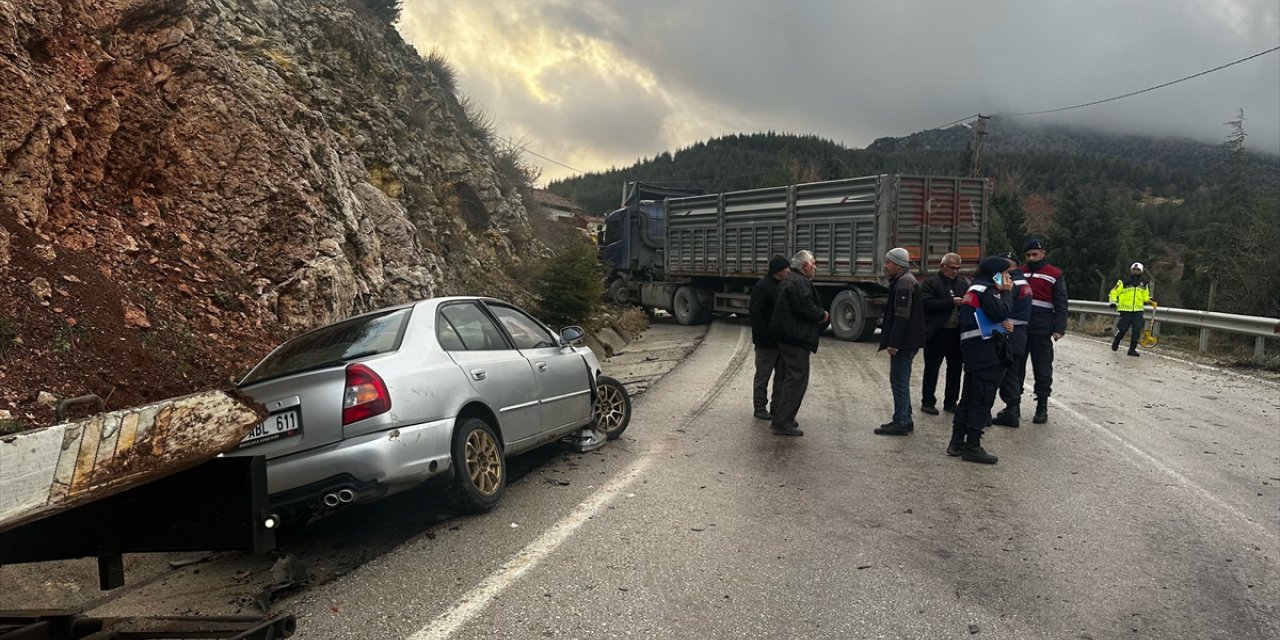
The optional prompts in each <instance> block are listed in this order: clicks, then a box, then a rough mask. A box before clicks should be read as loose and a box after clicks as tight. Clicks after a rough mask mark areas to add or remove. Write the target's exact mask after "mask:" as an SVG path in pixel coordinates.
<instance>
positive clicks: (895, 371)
mask: <svg viewBox="0 0 1280 640" xmlns="http://www.w3.org/2000/svg"><path fill="white" fill-rule="evenodd" d="M884 272H885V274H886V275H888V276H889V304H886V305H885V306H884V319H883V320H882V321H881V324H880V349H882V350H886V351H888V352H889V389H890V390H891V391H892V393H893V419H892V420H890V421H889V422H886V423H884V424H882V425H880V426H879V427H877V428H876V429H875V434H876V435H880V436H905V435H907V434H908V433H911V432H912V431H913V430H915V422H914V421H913V420H912V419H911V362H912V361H913V360H915V357H916V352H917V351H919V350H920V347H922V346H924V308H923V307H922V306H921V298H920V283H919V282H916V277H915V276H914V275H912V274H911V254H910V253H908V252H907V250H906V249H903V248H902V247H897V248H895V249H890V250H889V252H888V253H886V254H884Z"/></svg>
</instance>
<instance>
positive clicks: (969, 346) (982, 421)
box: [947, 256, 1013, 464]
mask: <svg viewBox="0 0 1280 640" xmlns="http://www.w3.org/2000/svg"><path fill="white" fill-rule="evenodd" d="M1009 267H1010V264H1009V261H1008V260H1005V259H1004V258H1001V257H1000V256H991V257H989V258H985V259H983V261H982V262H980V263H978V273H977V275H975V276H974V278H973V284H971V285H969V291H968V292H966V293H965V294H964V300H963V301H962V302H961V303H960V349H961V350H963V351H964V391H963V392H961V394H960V403H959V404H957V405H956V415H955V418H954V419H953V420H952V421H951V442H950V443H949V444H948V445H947V455H949V456H960V457H961V458H962V459H964V460H968V461H969V462H978V463H981V464H995V463H996V461H997V460H998V459H997V458H996V457H995V456H993V455H991V454H989V453H987V452H986V450H984V449H983V448H982V430H983V429H984V428H985V427H986V425H987V422H988V421H989V420H990V419H991V405H993V404H995V401H996V391H997V390H998V389H999V388H1000V380H1001V379H1002V378H1003V377H1004V370H1005V367H1006V366H1007V365H1006V364H1005V361H1006V360H1007V359H1008V358H1009V355H1008V354H1007V353H1003V354H1002V353H1001V352H1002V349H1001V347H1002V343H1001V341H1003V340H1004V339H1005V338H1004V336H1001V335H997V333H998V330H993V327H995V326H996V325H1001V326H1002V328H1003V329H1004V330H1005V331H1006V332H1007V331H1008V330H1009V329H1010V328H1011V327H1012V326H1013V325H1012V324H1011V323H1009V322H1008V315H1009V300H1008V299H1007V298H1005V297H1004V296H1003V295H1002V292H1003V291H1009V290H1011V289H1012V288H1013V281H1012V279H1011V278H1009V274H1008V271H1009ZM997 280H999V282H997ZM979 316H981V317H982V318H983V320H985V322H986V324H985V326H984V325H983V324H981V323H980V322H979ZM1002 356H1003V357H1002Z"/></svg>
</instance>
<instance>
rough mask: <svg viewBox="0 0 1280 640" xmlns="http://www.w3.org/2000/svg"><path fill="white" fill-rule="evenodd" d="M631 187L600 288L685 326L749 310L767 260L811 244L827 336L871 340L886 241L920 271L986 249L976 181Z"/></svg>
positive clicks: (612, 225)
mask: <svg viewBox="0 0 1280 640" xmlns="http://www.w3.org/2000/svg"><path fill="white" fill-rule="evenodd" d="M629 194H630V195H629V196H628V197H627V199H626V201H625V203H624V206H623V207H622V208H620V209H617V210H616V211H613V212H612V213H610V214H609V215H608V216H607V217H606V218H605V226H604V230H603V231H602V232H601V235H602V238H601V239H600V241H599V244H600V246H601V258H602V260H603V262H604V269H605V278H606V290H607V291H608V296H609V297H610V299H612V300H613V301H614V302H617V303H622V304H639V305H640V306H642V307H644V308H645V310H646V311H654V310H658V309H661V310H664V311H666V312H668V313H670V314H671V315H673V316H675V318H676V321H677V322H679V323H681V324H685V325H690V324H701V323H706V322H709V321H710V320H711V318H712V317H713V315H714V314H717V313H723V314H728V313H734V314H738V315H746V313H747V306H748V302H749V299H750V295H751V287H752V286H753V285H754V284H755V283H756V281H757V280H759V279H760V277H761V276H763V275H765V273H766V271H767V269H768V264H769V258H770V257H771V256H773V255H783V256H787V257H788V258H790V257H791V256H793V255H794V254H795V253H796V252H798V251H800V250H802V249H807V250H809V251H810V252H812V253H813V255H814V257H815V258H816V260H817V267H818V271H817V273H816V274H815V275H814V277H813V282H814V284H815V285H816V287H817V290H818V293H819V295H820V296H821V297H822V302H823V304H824V306H826V308H827V309H828V310H829V311H830V313H831V330H832V333H833V334H835V336H836V337H837V338H839V339H841V340H855V341H861V340H867V339H869V338H871V336H872V335H873V334H874V333H875V330H876V326H877V322H878V320H879V317H880V312H881V309H882V308H883V305H884V303H885V300H886V297H887V295H888V288H887V285H888V282H887V279H886V276H885V273H884V265H883V259H884V254H885V253H886V252H887V251H888V250H889V249H891V248H893V247H904V248H905V249H907V251H909V252H910V253H911V258H912V263H913V264H912V271H913V272H915V273H916V274H917V276H923V275H928V274H930V273H932V272H933V271H934V270H935V269H937V265H938V262H939V260H940V259H941V258H942V256H943V254H946V253H948V252H955V253H957V254H959V255H960V257H961V258H962V259H963V260H964V261H965V262H967V263H968V264H975V263H976V262H977V261H978V260H979V259H980V258H981V257H982V255H983V253H984V251H985V249H986V230H985V223H986V218H987V203H988V201H989V200H990V186H989V184H988V183H987V181H986V179H984V178H961V177H947V176H923V175H903V174H881V175H874V176H865V177H859V178H848V179H843V180H831V181H826V182H811V183H805V184H793V185H787V186H781V187H769V188H763V189H751V190H745V191H732V192H727V193H712V194H707V193H702V194H694V195H687V194H679V193H678V190H672V189H663V188H656V189H648V190H646V188H645V185H639V184H637V185H634V186H633V187H632V188H631V189H630V190H629ZM673 194H674V195H673ZM646 195H648V196H650V197H648V198H646ZM655 195H656V196H660V197H654V196H655Z"/></svg>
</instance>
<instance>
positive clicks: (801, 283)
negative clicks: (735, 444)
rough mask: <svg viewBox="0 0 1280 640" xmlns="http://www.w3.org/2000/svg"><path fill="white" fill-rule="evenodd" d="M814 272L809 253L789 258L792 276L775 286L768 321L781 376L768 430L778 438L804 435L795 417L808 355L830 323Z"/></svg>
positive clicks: (805, 383)
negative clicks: (778, 358) (819, 294)
mask: <svg viewBox="0 0 1280 640" xmlns="http://www.w3.org/2000/svg"><path fill="white" fill-rule="evenodd" d="M817 270H818V265H817V263H816V262H815V261H814V258H813V254H812V253H809V252H808V251H800V252H798V253H796V255H795V256H794V257H792V258H791V273H790V274H788V275H787V277H786V279H785V280H783V281H782V282H781V283H780V284H779V285H778V302H777V304H776V305H775V306H774V308H773V317H772V318H771V319H770V320H769V330H770V331H771V332H772V333H773V337H774V339H775V340H777V341H778V353H779V355H780V357H781V358H782V368H783V374H784V375H783V379H782V389H781V391H780V393H779V395H780V397H778V398H775V399H774V405H773V420H772V422H771V425H770V426H771V429H772V431H773V432H774V433H776V434H778V435H781V436H802V435H804V432H803V431H801V430H800V429H799V424H798V423H797V422H796V414H798V413H800V403H801V402H803V401H804V394H805V392H806V391H808V389H809V355H810V354H813V353H816V352H817V351H818V334H819V333H821V332H822V327H823V326H824V325H825V324H826V323H827V321H828V319H829V316H828V314H827V312H826V310H824V309H823V308H822V302H821V298H819V297H818V290H817V289H815V288H814V286H813V282H811V281H810V279H811V278H813V274H814V273H815V272H817Z"/></svg>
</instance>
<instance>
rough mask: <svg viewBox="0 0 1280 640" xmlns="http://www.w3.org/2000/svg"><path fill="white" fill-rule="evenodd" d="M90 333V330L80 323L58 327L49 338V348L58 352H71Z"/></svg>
mask: <svg viewBox="0 0 1280 640" xmlns="http://www.w3.org/2000/svg"><path fill="white" fill-rule="evenodd" d="M88 333H89V331H88V330H86V329H85V328H84V327H82V326H80V325H73V326H61V327H58V329H57V330H55V331H54V332H53V337H51V338H49V349H51V350H53V351H55V352H57V353H70V352H71V351H74V350H75V348H76V345H77V344H79V343H80V340H81V339H82V338H84V337H85V336H86V335H88Z"/></svg>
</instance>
